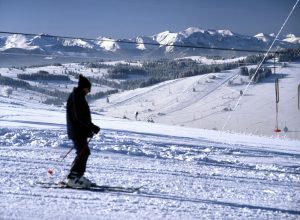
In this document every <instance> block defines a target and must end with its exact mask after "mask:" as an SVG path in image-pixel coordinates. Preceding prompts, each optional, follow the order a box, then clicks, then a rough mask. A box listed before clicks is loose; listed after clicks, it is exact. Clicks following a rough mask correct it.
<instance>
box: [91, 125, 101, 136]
mask: <svg viewBox="0 0 300 220" xmlns="http://www.w3.org/2000/svg"><path fill="white" fill-rule="evenodd" d="M92 130H93V132H94V133H95V134H98V133H99V131H100V128H99V127H98V126H97V125H93V127H92Z"/></svg>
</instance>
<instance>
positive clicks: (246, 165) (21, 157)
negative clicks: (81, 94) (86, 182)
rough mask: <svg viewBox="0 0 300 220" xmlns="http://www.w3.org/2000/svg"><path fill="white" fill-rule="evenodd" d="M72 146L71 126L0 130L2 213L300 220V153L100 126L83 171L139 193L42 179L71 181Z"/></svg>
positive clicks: (28, 216)
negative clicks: (71, 186) (43, 185)
mask: <svg viewBox="0 0 300 220" xmlns="http://www.w3.org/2000/svg"><path fill="white" fill-rule="evenodd" d="M70 146H71V142H70V141H69V140H68V139H67V135H66V132H65V129H61V128H58V129H33V128H24V129H18V128H0V165H1V167H2V169H1V172H0V184H1V190H0V198H1V199H0V208H1V209H0V210H1V211H0V216H1V219H70V218H72V219H99V218H100V219H205V218H208V219H245V218H250V219H268V218H272V219H297V218H300V208H299V207H300V206H299V204H300V184H299V183H300V162H299V161H300V151H298V152H295V151H289V150H286V151H279V150H276V149H267V148H264V146H263V145H257V146H253V145H251V146H250V145H247V144H245V145H243V144H230V143H221V142H216V141H210V140H208V139H203V138H188V137H175V136H167V135H163V134H147V133H138V132H133V131H125V130H124V131H121V130H114V129H103V130H101V134H100V135H97V136H95V137H94V138H93V139H92V141H91V142H90V147H91V149H92V154H91V156H90V159H89V162H88V168H87V171H88V172H87V173H86V176H87V177H88V178H90V179H91V180H92V181H94V182H96V183H98V184H99V185H110V186H143V188H142V189H141V192H140V193H134V194H126V193H105V192H103V193H99V192H88V191H80V190H73V189H44V188H41V187H39V186H38V185H36V183H38V182H53V183H54V182H58V181H59V180H62V179H64V177H65V176H66V175H67V172H68V169H69V166H70V164H71V163H72V160H73V158H74V156H75V154H74V151H73V152H72V153H71V154H70V155H69V156H68V157H67V158H66V159H65V160H64V161H61V160H62V158H61V157H60V156H62V155H64V154H65V153H66V152H67V151H68V149H69V148H70ZM48 168H52V169H53V170H54V174H53V176H48V175H47V170H48Z"/></svg>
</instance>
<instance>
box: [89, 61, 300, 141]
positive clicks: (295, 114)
mask: <svg viewBox="0 0 300 220" xmlns="http://www.w3.org/2000/svg"><path fill="white" fill-rule="evenodd" d="M194 59H196V58H194ZM196 60H197V59H196ZM223 62H226V61H223ZM255 67H256V66H252V68H255ZM270 67H272V65H271V64H270ZM299 68H300V63H290V64H288V65H287V66H286V67H278V68H277V69H276V73H277V75H272V76H271V77H269V78H267V79H265V80H264V81H262V82H261V83H258V84H255V85H250V87H249V89H248V91H247V93H246V94H244V96H243V97H242V99H241V101H240V104H239V106H238V107H237V108H236V109H235V110H234V111H233V109H234V106H235V105H236V103H237V101H238V99H239V98H240V92H241V91H244V90H245V88H246V85H247V83H248V79H247V77H242V76H240V75H239V74H238V73H239V69H235V70H230V71H225V72H220V73H212V74H206V75H200V76H195V77H189V78H182V79H177V80H173V81H167V82H163V83H160V84H157V85H154V86H152V87H147V88H141V89H136V90H131V91H126V92H123V93H118V94H114V95H111V96H110V97H109V103H107V100H106V99H100V100H98V101H96V102H94V103H92V106H93V109H94V110H95V111H100V112H101V114H104V115H107V116H113V117H119V118H123V117H124V118H125V117H126V118H128V119H131V120H135V113H136V112H138V113H139V114H138V119H139V120H142V121H148V120H152V119H153V120H154V121H155V122H158V123H164V124H171V125H181V126H187V127H197V128H205V129H210V130H211V129H213V130H222V128H223V127H224V125H225V124H226V123H227V122H228V123H227V125H226V126H225V128H224V129H223V130H225V131H233V132H238V133H247V134H256V135H267V136H271V137H272V136H279V137H281V138H290V139H298V140H300V110H299V109H298V107H297V105H298V103H297V102H298V98H297V97H298V85H299V84H300V74H299V72H298V70H299ZM277 77H279V84H280V101H279V104H278V106H279V114H278V119H279V123H278V127H279V128H280V129H281V130H282V132H281V133H275V132H274V129H275V125H276V104H275V89H274V81H275V78H277ZM285 127H286V128H287V129H288V130H287V132H284V131H283V130H284V128H285Z"/></svg>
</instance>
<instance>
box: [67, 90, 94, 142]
mask: <svg viewBox="0 0 300 220" xmlns="http://www.w3.org/2000/svg"><path fill="white" fill-rule="evenodd" d="M93 126H94V124H93V123H92V119H91V111H90V107H89V105H88V103H87V101H86V100H85V94H84V91H82V90H81V89H78V88H74V89H73V92H72V93H71V94H70V96H69V98H68V101H67V130H68V137H69V138H70V139H72V140H74V139H79V138H88V137H92V136H93Z"/></svg>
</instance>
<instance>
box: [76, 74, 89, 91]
mask: <svg viewBox="0 0 300 220" xmlns="http://www.w3.org/2000/svg"><path fill="white" fill-rule="evenodd" d="M91 86H92V84H91V82H90V81H89V80H88V79H87V78H86V77H84V76H83V75H81V74H80V75H79V81H78V88H82V89H83V88H89V89H91Z"/></svg>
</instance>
